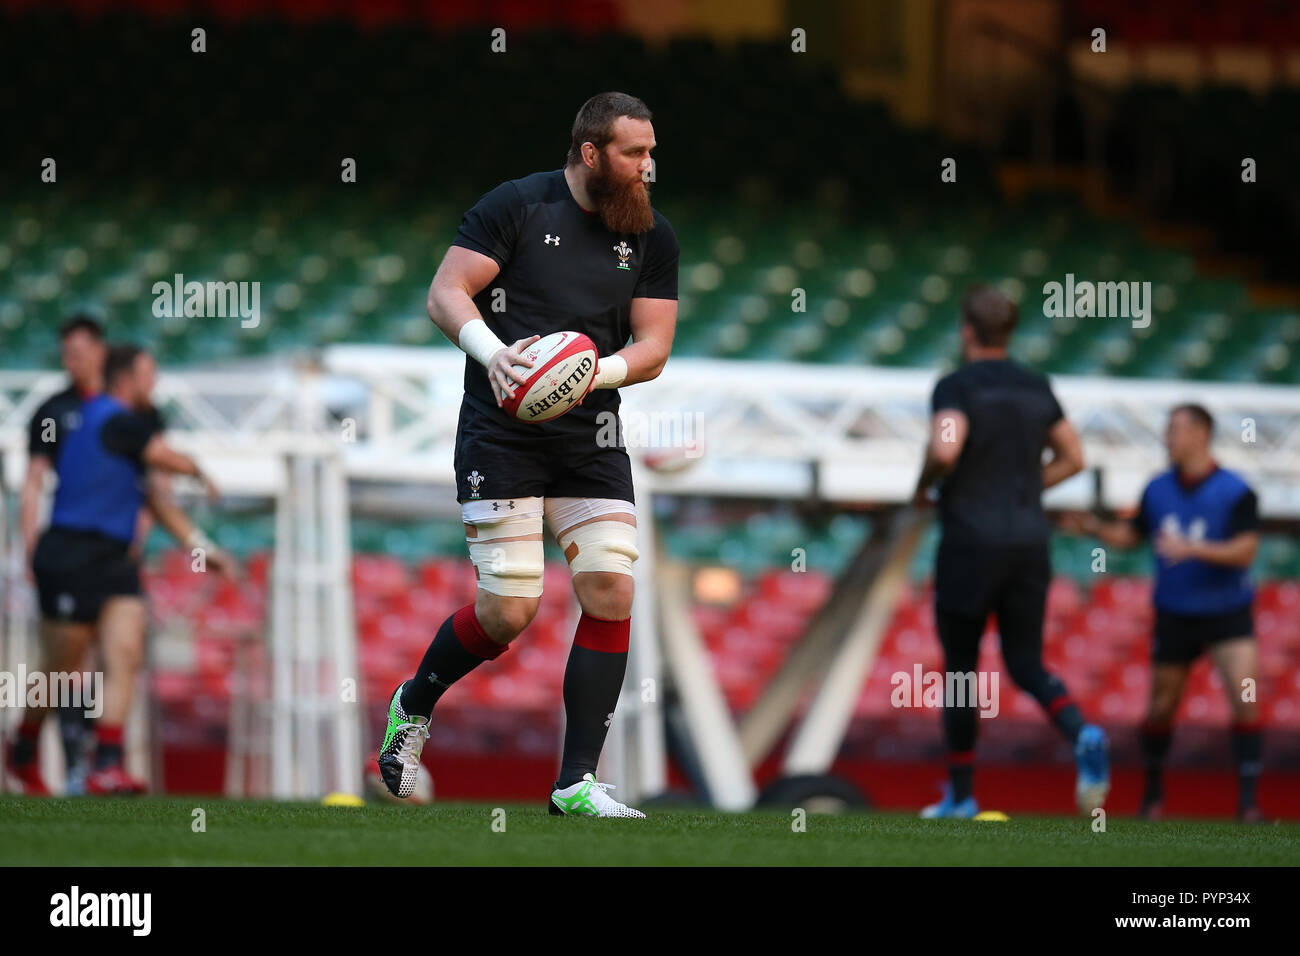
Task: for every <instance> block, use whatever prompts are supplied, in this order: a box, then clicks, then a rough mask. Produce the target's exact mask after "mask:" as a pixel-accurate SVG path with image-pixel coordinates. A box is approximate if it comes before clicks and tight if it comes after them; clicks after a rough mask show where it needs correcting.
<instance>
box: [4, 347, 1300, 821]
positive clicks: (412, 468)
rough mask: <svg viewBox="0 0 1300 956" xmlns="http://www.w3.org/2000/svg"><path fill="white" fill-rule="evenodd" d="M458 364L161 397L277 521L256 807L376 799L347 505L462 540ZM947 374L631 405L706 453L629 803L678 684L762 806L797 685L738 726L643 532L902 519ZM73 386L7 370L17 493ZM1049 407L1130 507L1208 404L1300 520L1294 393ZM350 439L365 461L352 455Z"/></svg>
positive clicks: (325, 369) (652, 625) (715, 784)
mask: <svg viewBox="0 0 1300 956" xmlns="http://www.w3.org/2000/svg"><path fill="white" fill-rule="evenodd" d="M463 368H464V356H463V355H462V354H461V353H460V352H459V351H457V350H455V349H452V348H391V347H384V346H335V347H331V348H328V349H325V350H324V351H323V352H322V354H321V361H320V364H319V365H318V366H300V367H296V368H293V367H288V366H274V367H271V368H270V369H269V370H268V371H266V372H257V373H249V372H246V371H237V372H234V373H225V372H191V373H182V374H171V375H165V376H163V378H162V379H161V380H160V383H159V388H158V399H159V400H160V401H162V402H168V401H170V402H172V403H174V405H175V407H176V408H177V409H178V411H179V412H180V414H179V416H178V418H179V420H178V421H176V422H174V423H173V424H174V425H175V429H174V431H173V432H172V436H173V440H174V441H175V442H176V444H177V445H178V446H179V447H182V448H183V449H184V450H186V451H188V452H191V453H193V454H195V455H197V456H198V457H199V458H200V459H201V460H202V461H203V462H204V464H205V467H206V468H208V469H209V470H210V471H211V473H212V474H213V475H214V477H215V478H216V480H217V482H218V484H219V485H221V486H222V487H223V489H224V490H226V491H227V492H228V493H230V494H234V495H243V496H249V497H261V498H264V499H267V500H270V501H273V502H274V504H275V511H276V545H275V547H276V559H277V560H276V561H275V568H276V569H277V572H276V574H275V575H274V580H273V584H272V591H273V602H272V613H271V620H270V622H269V634H270V639H269V642H268V644H269V650H270V653H271V659H272V664H273V666H272V682H273V688H274V689H273V691H272V693H271V698H272V700H273V701H274V702H275V704H274V707H273V708H272V711H271V712H270V713H269V714H268V715H260V716H261V717H264V718H265V725H267V726H269V728H270V732H269V737H270V750H269V761H270V766H271V768H272V771H271V774H270V778H271V779H270V780H269V782H267V783H266V784H264V785H259V783H258V780H259V779H260V775H259V774H257V773H251V774H242V773H241V774H239V775H238V777H239V779H240V780H241V781H245V786H244V791H245V792H248V793H259V792H263V790H264V789H265V790H267V792H269V793H270V794H272V795H274V796H276V797H295V796H314V795H318V794H319V793H321V792H323V790H324V789H327V788H328V789H337V790H344V791H348V792H354V793H356V792H360V779H359V775H360V768H361V758H362V754H361V752H360V749H359V736H358V734H359V728H360V718H359V707H358V706H357V704H354V703H351V702H349V701H348V700H346V699H345V696H344V693H343V692H342V691H341V689H340V688H339V687H337V686H334V687H328V688H327V689H326V691H322V683H321V682H320V681H319V673H318V668H319V666H320V665H321V664H322V663H323V662H324V663H325V664H327V665H328V667H329V668H330V669H331V670H330V673H331V674H332V675H333V677H334V678H335V679H346V678H345V677H343V675H349V676H351V677H352V678H353V679H356V680H357V682H358V685H359V683H360V682H359V675H358V674H357V673H356V666H357V665H356V636H355V625H354V622H353V616H352V607H351V602H352V595H351V589H350V575H349V570H348V569H349V564H350V554H349V551H348V543H347V542H348V537H349V536H348V525H347V522H348V515H349V505H348V486H349V482H367V483H375V484H383V485H393V486H396V485H421V486H427V487H428V488H429V490H430V498H432V499H436V500H442V499H445V502H444V506H445V513H446V514H447V516H448V519H449V520H456V518H455V517H454V516H455V514H456V509H455V502H454V498H455V492H454V487H453V485H454V476H453V473H452V458H453V450H454V443H455V434H456V423H457V417H458V412H459V406H460V400H461V391H462V375H463ZM936 378H937V373H935V372H930V371H922V370H900V369H876V368H856V367H847V366H808V365H791V364H776V363H756V362H721V361H711V360H700V359H673V360H672V361H670V362H669V363H668V366H667V368H666V369H665V371H664V373H663V375H661V376H660V377H659V378H658V379H656V380H655V381H653V382H647V383H642V384H640V385H636V386H633V387H630V388H627V389H624V390H623V392H622V395H623V417H624V422H625V423H627V422H628V421H629V416H641V419H640V420H641V421H642V422H644V421H647V420H653V421H657V422H659V423H667V424H668V425H669V426H670V427H671V425H672V423H673V422H675V421H678V422H679V421H680V420H681V419H682V418H683V417H684V416H696V420H697V421H700V422H702V423H703V424H704V426H705V427H704V433H703V439H702V444H703V456H702V457H701V458H700V459H699V460H698V461H696V462H695V463H694V464H693V466H692V467H690V468H686V469H682V470H678V471H673V472H660V471H654V470H652V469H650V468H647V467H644V466H643V464H642V462H641V456H640V455H639V453H637V452H636V451H635V450H634V452H633V461H634V482H635V486H636V493H637V499H638V502H639V503H640V505H641V512H642V521H641V529H640V532H639V533H640V536H641V542H642V547H641V551H642V559H641V560H640V561H638V562H637V565H636V575H637V592H638V594H640V595H641V598H640V599H639V600H638V601H637V602H636V606H635V609H634V611H633V626H632V646H631V654H630V658H629V667H628V678H627V681H626V683H625V686H624V689H623V693H622V696H621V698H620V705H619V708H618V711H617V716H616V719H615V722H614V724H613V725H612V727H611V735H610V745H609V746H608V747H607V752H606V758H605V765H604V771H605V773H606V774H608V775H609V776H610V777H611V779H613V780H614V782H616V783H617V784H618V785H619V786H621V787H626V788H627V790H628V791H630V793H631V798H632V799H635V798H636V797H637V796H639V795H648V794H649V795H652V794H655V793H658V792H661V791H662V790H663V789H664V786H665V749H666V748H665V743H664V730H663V723H664V720H663V709H662V701H663V699H664V685H665V681H668V680H670V681H671V682H672V686H673V687H674V688H675V690H676V692H677V695H678V697H679V699H680V700H681V701H682V713H683V716H684V725H685V728H686V731H687V733H688V734H689V736H690V738H691V744H692V746H693V749H694V750H695V752H696V753H697V754H699V755H700V756H701V757H702V773H703V774H704V776H705V784H706V788H707V790H708V797H709V799H711V800H712V801H714V802H715V803H716V804H717V805H718V806H723V807H727V808H729V809H743V808H744V807H746V806H749V805H751V804H752V802H753V800H754V798H755V788H754V785H753V779H752V776H751V769H752V767H753V766H754V764H755V763H756V762H757V760H758V759H760V757H761V753H762V752H763V751H764V746H765V744H767V743H770V741H771V740H772V739H773V738H774V735H775V733H776V727H775V725H774V724H772V721H773V720H775V719H777V718H780V719H784V718H785V716H788V711H787V704H788V701H789V699H790V698H791V696H792V691H791V690H790V689H789V688H784V689H781V692H780V693H778V694H776V695H775V697H774V698H773V699H774V700H776V698H780V700H776V703H775V705H774V707H773V709H772V710H770V711H769V712H767V713H765V714H764V715H762V718H761V719H759V718H757V717H756V718H755V719H751V720H747V721H746V722H745V724H744V725H742V726H741V727H740V728H737V726H736V725H735V723H734V722H733V721H732V720H731V717H730V714H729V713H728V712H727V711H726V708H725V705H723V704H722V700H723V698H722V695H721V690H720V687H719V685H718V683H717V680H716V678H715V676H714V674H713V672H712V668H711V667H709V666H708V658H707V655H706V653H705V650H704V647H703V643H702V640H701V638H700V636H699V634H698V633H697V632H696V630H695V628H694V627H693V625H691V624H690V623H689V621H688V620H687V618H689V615H687V614H685V608H686V607H687V606H688V604H689V601H690V578H689V574H688V573H687V572H686V569H684V568H681V567H679V566H678V565H676V564H675V563H674V562H672V561H671V560H669V559H667V558H666V557H665V555H664V553H663V549H662V548H661V547H659V546H658V544H657V541H656V537H657V536H656V534H655V529H654V528H653V527H652V523H651V521H649V520H648V518H649V515H650V514H651V512H650V508H649V505H650V501H651V498H652V496H654V495H675V496H718V497H727V498H750V499H755V500H758V499H769V500H770V499H778V500H781V499H783V500H795V501H808V500H817V501H822V502H827V503H831V504H835V503H839V504H845V505H860V504H865V503H871V504H877V505H879V504H902V503H905V502H906V501H907V500H908V499H909V498H910V496H911V492H912V488H913V487H914V484H915V480H916V475H917V473H918V471H919V468H920V463H921V450H922V447H923V442H924V440H925V436H926V435H927V433H928V419H929V398H930V392H931V390H932V388H933V385H934V382H935V380H936ZM61 386H62V379H61V378H60V376H58V375H51V374H48V373H40V374H38V373H21V372H17V373H15V372H5V373H0V451H3V459H2V460H3V462H4V467H5V468H6V477H7V478H8V487H10V488H14V487H16V486H17V483H18V482H19V481H20V480H21V473H22V471H21V470H22V467H23V466H24V464H25V437H24V434H25V426H26V421H27V418H28V417H29V416H30V414H31V412H32V411H33V410H34V409H35V408H36V406H37V405H38V404H39V402H40V401H41V400H42V399H43V398H44V397H45V396H46V395H48V394H50V393H51V392H53V391H55V390H56V389H58V388H60V387H61ZM1053 387H1054V389H1055V392H1056V394H1057V396H1058V397H1059V398H1060V400H1061V403H1062V405H1063V406H1064V408H1065V409H1066V412H1067V414H1068V415H1069V417H1070V419H1071V420H1072V421H1073V422H1074V423H1075V425H1076V427H1077V428H1078V430H1079V432H1080V436H1081V439H1082V442H1083V446H1084V452H1085V456H1086V457H1087V459H1088V462H1089V464H1090V465H1095V466H1096V467H1098V468H1099V469H1100V470H1101V472H1102V473H1103V475H1104V478H1105V480H1104V489H1105V495H1106V500H1105V502H1104V503H1105V504H1106V505H1107V506H1109V507H1124V506H1130V505H1132V504H1134V503H1135V501H1136V498H1137V494H1138V492H1139V491H1140V489H1141V487H1142V485H1143V484H1144V483H1145V481H1146V480H1147V479H1148V478H1149V477H1150V476H1151V475H1152V474H1153V473H1155V472H1156V471H1158V470H1160V469H1161V468H1163V467H1164V453H1163V450H1162V445H1161V441H1160V436H1161V433H1162V431H1163V428H1164V421H1165V417H1166V413H1167V411H1168V409H1169V407H1171V406H1172V405H1175V404H1178V403H1180V402H1184V401H1188V400H1196V401H1199V402H1201V403H1202V404H1204V405H1206V406H1207V407H1208V408H1209V409H1210V410H1211V412H1212V413H1213V414H1214V415H1215V416H1216V419H1217V421H1218V424H1219V426H1220V427H1219V429H1218V432H1217V434H1216V442H1215V446H1214V453H1215V456H1216V458H1217V459H1218V460H1219V461H1220V462H1221V463H1222V464H1224V465H1225V466H1227V467H1230V468H1234V469H1236V470H1238V471H1240V472H1242V473H1243V474H1244V475H1245V476H1246V477H1247V479H1248V480H1249V481H1251V483H1252V485H1253V486H1254V487H1255V488H1256V490H1257V491H1258V493H1259V499H1260V508H1261V513H1262V514H1263V515H1264V516H1265V517H1274V518H1296V517H1298V516H1300V486H1297V483H1296V482H1295V475H1296V474H1300V388H1294V387H1283V386H1254V385H1220V384H1214V383H1195V384H1192V383H1186V382H1174V383H1166V382H1148V381H1135V380H1124V381H1123V382H1122V383H1120V382H1117V380H1115V379H1104V378H1074V377H1058V378H1054V379H1053ZM338 416H343V417H344V424H345V425H346V426H347V428H343V427H341V426H340V424H339V422H338ZM656 416H658V418H657V419H656V418H655V417H656ZM347 419H352V421H351V422H348V421H347ZM353 430H354V431H355V438H356V440H355V441H344V440H342V436H343V435H344V434H351V433H352V432H353ZM1247 438H1249V439H1251V440H1246V439H1247ZM1045 502H1046V503H1047V504H1048V506H1049V507H1069V508H1083V507H1089V506H1091V505H1092V504H1093V486H1092V484H1091V482H1090V481H1089V479H1088V478H1087V477H1086V476H1076V477H1075V478H1074V479H1071V480H1070V481H1068V482H1065V483H1063V484H1062V485H1060V486H1058V487H1057V488H1053V489H1052V490H1051V491H1050V492H1049V493H1048V495H1047V496H1046V498H1045ZM12 537H13V536H12V534H11V538H12ZM12 548H13V544H12V541H11V544H10V547H9V549H8V550H7V552H6V553H7V554H9V556H10V560H9V564H8V568H9V571H10V573H9V576H8V580H13V577H12V574H13V571H14V569H15V568H16V567H17V563H16V562H15V561H14V552H13V550H12ZM14 606H15V603H14V602H13V601H11V600H5V602H4V607H5V613H6V620H5V635H6V638H7V639H8V640H10V641H12V639H13V635H15V634H21V633H23V631H22V628H24V627H26V622H23V621H17V620H14V617H15V615H14V614H13V613H11V610H10V609H11V608H13V607H14ZM853 614H859V615H866V616H865V617H862V618H861V619H862V620H863V621H865V622H866V623H865V624H863V628H864V630H863V631H862V633H861V634H860V635H859V638H858V640H859V642H862V644H861V646H863V647H869V646H870V644H871V642H872V641H874V640H875V638H874V637H873V636H872V634H873V633H874V632H875V631H877V630H878V626H877V625H878V624H879V618H880V617H881V615H882V614H883V609H881V608H877V609H875V610H874V611H873V610H872V609H871V608H864V607H861V606H859V607H857V608H853V607H848V606H847V605H846V607H845V609H843V613H841V614H840V615H839V618H840V619H841V624H840V625H839V626H840V628H841V630H844V629H845V628H847V627H848V624H847V623H845V622H847V621H848V620H850V618H851V616H852V615H853ZM823 645H824V649H825V654H833V653H834V652H835V649H836V648H841V649H842V651H843V653H846V654H852V655H856V656H855V657H854V658H853V660H854V661H855V665H854V666H855V668H857V669H861V666H862V661H863V660H864V659H865V660H867V661H868V662H869V655H867V657H866V658H863V655H862V654H861V653H860V651H859V650H852V649H851V647H850V649H844V648H845V645H844V643H843V642H842V641H841V640H838V639H831V640H828V641H822V642H821V643H819V644H818V646H819V647H821V646H823ZM804 656H805V657H817V658H819V660H818V661H812V662H811V665H809V666H803V665H801V666H800V667H799V668H795V671H797V673H796V674H795V676H796V677H798V678H799V679H800V680H806V679H812V678H813V677H815V676H816V675H818V674H821V673H824V667H825V663H826V660H825V659H823V658H824V657H825V655H823V654H820V653H819V654H817V655H804ZM808 663H809V662H805V664H808ZM792 673H794V672H793V671H792ZM852 683H853V682H850V681H827V682H825V683H824V685H823V693H825V694H828V695H829V696H828V697H827V698H826V699H825V700H824V702H822V703H820V704H819V705H818V706H819V707H820V708H821V712H822V713H823V714H824V715H826V718H825V720H824V721H823V723H824V724H825V725H826V726H827V727H830V728H831V730H828V731H825V732H824V733H823V736H824V735H826V734H829V735H830V738H832V739H827V740H818V741H811V742H808V743H807V747H806V748H801V749H800V751H799V752H798V753H796V756H798V755H799V754H800V753H802V754H805V755H809V754H813V752H814V751H816V759H813V758H812V757H811V756H803V757H800V758H799V759H798V760H796V762H795V763H796V764H797V767H795V769H800V770H807V769H809V768H812V767H815V766H818V765H821V764H824V763H825V762H826V759H827V755H828V754H829V755H830V757H833V755H834V752H835V750H836V749H837V748H838V743H839V741H838V737H839V736H842V728H841V727H840V724H841V723H842V720H840V719H839V718H838V716H836V715H840V714H842V713H843V712H844V706H845V703H844V701H845V700H847V699H848V697H849V695H851V694H856V693H857V692H858V690H859V688H858V687H856V686H850V685H851V684H852ZM324 684H329V679H326V680H325V681H324ZM369 703H371V704H373V703H374V702H373V701H372V702H369ZM783 715H784V716H783ZM832 718H834V719H832ZM238 723H239V725H240V726H243V727H245V728H253V729H250V730H249V734H250V735H251V736H252V737H256V730H255V728H257V727H259V726H262V725H263V723H262V722H260V719H259V714H258V713H255V712H250V713H248V714H243V715H241V719H240V721H239V722H238ZM769 725H770V726H769ZM262 744H263V742H259V741H258V740H256V739H248V740H244V741H242V742H236V746H237V747H242V748H244V749H243V750H241V751H239V752H238V753H236V754H235V755H234V756H235V757H237V758H239V759H244V758H249V759H255V758H257V757H259V756H261V755H262V751H261V750H259V747H262Z"/></svg>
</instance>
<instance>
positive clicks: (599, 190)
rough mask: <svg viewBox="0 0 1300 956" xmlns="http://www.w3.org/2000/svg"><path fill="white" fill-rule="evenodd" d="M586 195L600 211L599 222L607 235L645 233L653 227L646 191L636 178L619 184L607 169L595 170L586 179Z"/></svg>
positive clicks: (653, 219) (648, 193) (645, 187)
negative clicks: (603, 224)
mask: <svg viewBox="0 0 1300 956" xmlns="http://www.w3.org/2000/svg"><path fill="white" fill-rule="evenodd" d="M587 195H588V196H590V197H591V200H592V202H594V203H595V204H596V208H597V209H598V210H599V211H600V218H601V221H602V222H604V223H605V228H606V229H608V230H609V231H610V232H618V233H632V234H636V233H642V232H649V231H650V230H651V229H653V228H654V225H655V214H654V210H653V209H651V208H650V187H649V186H648V185H646V184H645V183H644V182H642V181H641V180H640V179H639V178H638V179H634V180H632V181H631V182H627V183H619V182H616V181H615V180H614V178H613V177H612V176H610V175H609V171H608V168H601V167H597V168H596V169H594V170H592V172H591V176H590V177H589V178H588V179H587Z"/></svg>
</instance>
